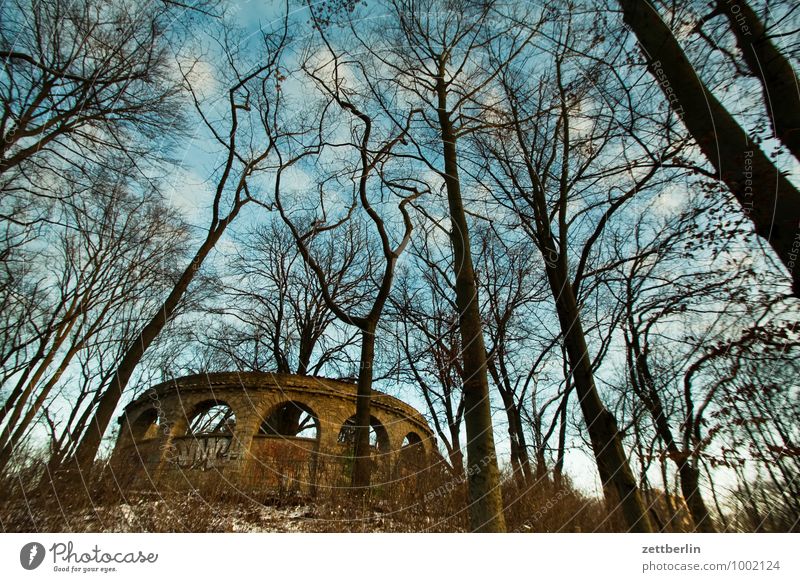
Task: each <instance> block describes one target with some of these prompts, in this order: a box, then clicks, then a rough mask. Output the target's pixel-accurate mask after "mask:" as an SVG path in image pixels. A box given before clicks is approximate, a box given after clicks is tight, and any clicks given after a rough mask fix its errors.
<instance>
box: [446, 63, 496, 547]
mask: <svg viewBox="0 0 800 582" xmlns="http://www.w3.org/2000/svg"><path fill="white" fill-rule="evenodd" d="M444 73H445V68H444V63H443V62H442V63H440V67H439V76H438V77H437V79H436V83H437V97H438V108H437V114H438V118H439V127H440V129H441V138H442V146H443V155H444V170H445V174H446V175H445V188H446V190H447V201H448V205H449V208H450V221H451V231H450V239H451V241H452V245H453V259H454V262H455V264H454V267H455V278H456V284H455V286H456V289H455V291H456V306H457V307H458V320H459V331H460V333H461V342H462V344H461V345H462V346H463V360H464V424H465V426H466V429H467V463H468V465H469V468H468V470H467V474H468V490H469V508H470V528H471V529H472V531H478V532H504V531H505V530H506V525H505V518H504V516H503V498H502V492H501V490H500V471H499V469H498V467H497V456H496V453H495V447H494V434H493V429H492V414H491V408H490V405H489V379H488V376H487V369H486V348H485V345H484V342H483V328H482V323H481V314H480V310H479V307H478V286H477V284H476V281H475V271H474V267H473V262H472V253H471V251H470V239H469V229H468V226H467V218H466V214H465V212H464V205H463V200H462V198H461V184H460V181H459V177H458V158H457V152H456V135H455V132H454V131H453V126H452V122H451V120H450V113H449V112H448V110H447V86H446V85H445V80H444Z"/></svg>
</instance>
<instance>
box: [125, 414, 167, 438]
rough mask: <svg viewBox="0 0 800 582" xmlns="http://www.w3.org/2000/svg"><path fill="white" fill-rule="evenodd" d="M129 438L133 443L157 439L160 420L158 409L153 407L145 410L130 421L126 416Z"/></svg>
mask: <svg viewBox="0 0 800 582" xmlns="http://www.w3.org/2000/svg"><path fill="white" fill-rule="evenodd" d="M126 420H127V423H128V430H129V431H130V437H131V439H132V440H133V441H134V442H139V441H144V440H149V439H153V438H156V437H158V431H159V426H160V419H159V416H158V409H157V408H155V407H151V408H146V409H145V410H143V411H142V412H141V413H139V414H138V415H137V416H136V419H135V420H131V419H130V417H128V416H126Z"/></svg>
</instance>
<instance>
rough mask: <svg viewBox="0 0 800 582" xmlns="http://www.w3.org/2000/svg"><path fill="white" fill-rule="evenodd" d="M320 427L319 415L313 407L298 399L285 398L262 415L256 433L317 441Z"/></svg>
mask: <svg viewBox="0 0 800 582" xmlns="http://www.w3.org/2000/svg"><path fill="white" fill-rule="evenodd" d="M320 429H321V425H320V420H319V415H318V414H317V413H316V412H315V411H314V409H313V408H311V407H310V406H309V405H308V404H306V403H304V402H301V401H298V400H285V401H283V402H280V403H278V404H275V405H273V406H272V407H271V408H270V410H269V412H268V413H267V414H265V415H264V416H263V420H262V422H261V425H260V426H259V428H258V435H259V436H283V437H295V438H304V439H309V440H315V441H319V440H320V436H321V434H320V433H321V430H320Z"/></svg>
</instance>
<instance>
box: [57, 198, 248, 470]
mask: <svg viewBox="0 0 800 582" xmlns="http://www.w3.org/2000/svg"><path fill="white" fill-rule="evenodd" d="M236 213H238V209H235V210H234V211H232V212H231V214H229V215H228V217H227V218H226V219H225V220H224V221H222V222H220V224H218V225H217V226H216V228H214V229H212V230H211V231H210V232H209V234H208V236H207V237H206V240H205V241H204V242H203V244H202V245H201V246H200V248H199V249H198V250H197V253H196V254H195V256H194V258H193V259H192V262H191V263H189V265H188V266H187V267H186V269H185V270H184V271H183V273H182V274H181V277H180V278H179V279H178V282H177V283H175V286H174V287H173V288H172V291H171V292H170V294H169V296H168V297H167V299H166V300H165V301H164V303H163V304H162V306H161V308H160V309H159V310H158V312H157V313H156V314H155V316H153V318H152V319H151V320H150V321H149V322H148V323H147V325H146V326H145V327H144V328H143V329H142V331H141V332H140V333H139V336H138V337H137V338H136V339H135V340H134V341H133V343H132V344H131V345H130V347H129V348H128V350H127V351H126V352H125V355H124V356H123V357H122V359H121V360H120V363H119V365H118V366H117V369H116V370H115V371H114V373H113V375H112V376H111V379H110V381H109V382H108V383H107V388H106V389H105V391H104V392H103V395H102V396H101V397H100V401H99V404H98V406H97V410H96V411H95V413H94V416H93V417H92V420H91V421H90V422H89V424H88V426H87V428H86V432H85V433H84V435H83V438H82V439H81V441H80V443H78V446H77V447H76V448H75V453H74V455H73V456H72V461H73V462H74V463H75V465H76V467H75V468H77V469H78V470H79V471H80V472H81V473H82V474H83V475H84V476H87V475H88V474H89V473H91V470H92V463H93V462H94V458H95V456H96V455H97V451H98V450H99V449H100V443H101V442H102V439H103V434H105V432H106V430H107V429H108V425H109V424H110V423H111V418H112V417H113V415H114V411H115V410H116V409H117V406H118V405H119V401H120V400H121V398H122V394H123V393H124V391H125V388H126V387H127V385H128V382H129V381H130V379H131V376H132V375H133V372H134V370H135V369H136V366H137V365H138V364H139V362H140V361H141V359H142V356H144V353H145V351H146V350H147V348H149V347H150V345H151V344H152V343H153V341H155V339H156V338H157V337H158V334H160V333H161V330H163V329H164V327H165V326H166V325H167V323H168V322H169V321H170V320H171V319H172V316H173V315H174V313H175V311H176V310H177V308H178V305H179V304H180V301H181V299H182V298H183V296H184V294H185V293H186V290H187V289H188V288H189V284H190V283H191V282H192V279H194V276H195V274H197V271H199V270H200V266H201V265H202V264H203V261H204V260H205V258H206V257H207V256H208V253H209V252H211V249H213V248H214V245H216V243H217V241H218V240H219V238H220V237H221V236H222V233H223V232H224V231H225V227H226V226H227V225H228V224H229V223H230V222H231V221H232V220H233V218H234V217H235V215H236Z"/></svg>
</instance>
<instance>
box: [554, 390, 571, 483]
mask: <svg viewBox="0 0 800 582" xmlns="http://www.w3.org/2000/svg"><path fill="white" fill-rule="evenodd" d="M571 389H572V385H571V383H570V381H569V378H567V386H566V389H565V390H564V399H563V400H562V401H561V410H560V412H559V420H558V451H557V453H556V462H555V464H554V465H553V479H554V481H555V484H556V489H561V485H562V477H563V476H564V456H565V454H566V449H567V404H568V402H569V393H570V391H571Z"/></svg>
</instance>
